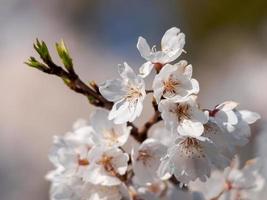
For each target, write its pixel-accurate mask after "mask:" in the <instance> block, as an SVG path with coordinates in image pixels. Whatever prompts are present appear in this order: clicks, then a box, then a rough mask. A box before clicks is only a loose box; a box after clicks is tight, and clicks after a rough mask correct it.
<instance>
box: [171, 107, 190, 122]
mask: <svg viewBox="0 0 267 200" xmlns="http://www.w3.org/2000/svg"><path fill="white" fill-rule="evenodd" d="M189 111H190V107H189V105H188V104H178V105H177V107H176V109H175V110H172V111H171V112H174V113H176V115H177V117H178V121H179V122H180V121H182V120H184V119H190V118H191V114H190V112H189Z"/></svg>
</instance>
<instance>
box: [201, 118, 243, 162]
mask: <svg viewBox="0 0 267 200" xmlns="http://www.w3.org/2000/svg"><path fill="white" fill-rule="evenodd" d="M202 136H203V137H207V138H209V139H210V140H211V141H212V142H213V143H214V144H215V145H216V147H217V148H218V150H219V151H220V153H221V154H223V155H224V156H225V157H227V158H228V159H229V162H230V160H232V158H233V157H234V155H235V154H236V143H237V142H239V141H236V138H235V137H234V136H233V135H232V134H229V133H228V132H227V131H225V130H224V129H223V128H221V127H220V126H219V125H218V124H217V123H216V121H215V120H214V118H213V117H209V121H208V123H206V124H204V133H203V135H202Z"/></svg>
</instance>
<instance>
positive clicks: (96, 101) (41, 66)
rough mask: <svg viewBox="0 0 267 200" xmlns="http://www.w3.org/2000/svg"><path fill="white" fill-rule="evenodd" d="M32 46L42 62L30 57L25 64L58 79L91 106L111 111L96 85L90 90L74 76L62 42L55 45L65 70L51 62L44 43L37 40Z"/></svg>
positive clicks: (67, 53)
mask: <svg viewBox="0 0 267 200" xmlns="http://www.w3.org/2000/svg"><path fill="white" fill-rule="evenodd" d="M33 46H34V49H35V50H36V51H37V53H38V54H39V55H40V58H41V60H42V62H39V61H37V60H36V59H35V58H34V57H30V58H29V60H28V61H27V62H25V64H27V65H28V66H30V67H34V68H36V69H38V70H40V71H42V72H44V73H47V74H52V75H55V76H58V77H60V78H61V79H62V80H63V81H64V83H65V84H66V85H67V86H68V87H69V88H70V89H71V90H74V91H75V92H77V93H80V94H83V95H85V96H86V97H87V98H88V100H89V101H90V103H91V104H93V105H95V106H98V107H104V108H107V109H111V107H112V103H111V102H109V101H107V100H106V99H105V98H104V97H103V96H102V95H100V94H99V92H98V91H97V90H96V88H97V86H96V84H95V87H93V88H91V87H92V85H91V87H90V86H88V85H86V84H85V83H84V82H83V81H82V80H81V79H80V77H79V76H78V75H77V74H76V72H75V71H74V69H73V63H72V59H71V57H70V55H69V52H68V50H67V48H66V46H65V44H64V42H63V41H61V43H56V49H57V52H58V55H59V57H60V58H61V61H62V63H63V64H64V68H65V69H64V68H63V67H61V66H58V65H56V64H55V63H54V62H53V60H52V59H51V56H50V54H49V51H48V48H47V46H46V44H45V42H44V41H41V42H39V40H38V39H37V40H36V44H34V45H33Z"/></svg>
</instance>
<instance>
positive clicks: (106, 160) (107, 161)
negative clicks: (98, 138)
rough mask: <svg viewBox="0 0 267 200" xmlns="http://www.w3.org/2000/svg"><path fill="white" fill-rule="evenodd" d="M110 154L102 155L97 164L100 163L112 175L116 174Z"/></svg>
mask: <svg viewBox="0 0 267 200" xmlns="http://www.w3.org/2000/svg"><path fill="white" fill-rule="evenodd" d="M112 159H113V157H112V156H107V155H105V154H104V155H102V158H101V159H100V160H99V161H98V162H97V164H98V165H102V166H103V167H104V169H105V170H106V171H107V172H108V173H109V174H111V175H112V176H116V175H117V173H116V171H115V169H114V167H113V165H112V162H111V161H112Z"/></svg>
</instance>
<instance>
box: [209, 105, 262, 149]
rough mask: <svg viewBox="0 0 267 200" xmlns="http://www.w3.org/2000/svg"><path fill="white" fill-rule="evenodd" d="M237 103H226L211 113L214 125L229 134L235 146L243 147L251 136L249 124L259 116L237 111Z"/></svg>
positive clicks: (249, 112)
mask: <svg viewBox="0 0 267 200" xmlns="http://www.w3.org/2000/svg"><path fill="white" fill-rule="evenodd" d="M237 106H238V103H236V102H233V101H226V102H224V103H222V104H220V105H218V106H216V108H215V109H214V110H213V111H212V112H211V115H213V116H214V119H215V121H216V123H217V124H218V125H219V126H220V127H221V128H223V129H224V130H225V131H226V132H228V133H229V134H231V135H232V136H233V137H234V139H233V140H232V142H235V143H234V144H233V145H235V146H243V145H245V144H247V143H248V138H249V137H250V135H251V130H250V127H249V124H253V123H254V122H256V121H257V120H258V119H260V115H259V114H258V113H255V112H251V111H248V110H237Z"/></svg>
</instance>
